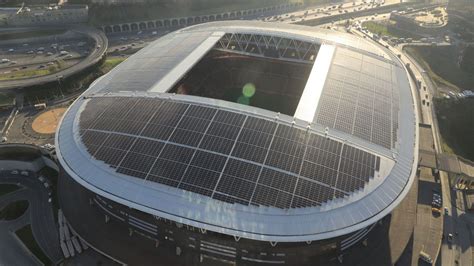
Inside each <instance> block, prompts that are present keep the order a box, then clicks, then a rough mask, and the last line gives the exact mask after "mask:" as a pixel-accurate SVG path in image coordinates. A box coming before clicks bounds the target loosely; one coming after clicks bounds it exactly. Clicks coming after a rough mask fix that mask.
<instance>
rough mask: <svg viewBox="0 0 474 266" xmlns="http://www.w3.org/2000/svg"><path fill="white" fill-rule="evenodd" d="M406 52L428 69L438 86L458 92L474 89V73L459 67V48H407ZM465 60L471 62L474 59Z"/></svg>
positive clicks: (470, 54) (473, 55) (472, 54)
mask: <svg viewBox="0 0 474 266" xmlns="http://www.w3.org/2000/svg"><path fill="white" fill-rule="evenodd" d="M471 49H473V48H471ZM405 50H406V52H408V53H409V54H410V55H411V56H412V57H413V58H414V59H415V60H416V61H418V62H419V63H420V64H421V65H422V66H423V68H425V69H426V71H427V72H428V74H429V75H430V76H431V78H432V79H433V80H434V81H435V82H436V83H437V84H438V85H441V86H446V87H449V88H451V89H454V90H458V91H459V90H460V89H461V90H465V89H472V88H474V73H471V72H470V71H469V69H468V68H461V67H460V66H459V65H458V58H459V53H460V50H459V48H458V47H457V46H442V47H427V46H425V47H406V48H405ZM466 56H469V57H474V53H466ZM465 60H467V62H469V61H470V60H474V59H471V58H466V59H465Z"/></svg>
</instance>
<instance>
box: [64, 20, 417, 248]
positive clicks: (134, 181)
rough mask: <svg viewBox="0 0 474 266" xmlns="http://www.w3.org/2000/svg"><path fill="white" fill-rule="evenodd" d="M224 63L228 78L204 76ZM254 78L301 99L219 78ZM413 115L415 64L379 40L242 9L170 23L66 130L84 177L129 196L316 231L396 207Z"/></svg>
mask: <svg viewBox="0 0 474 266" xmlns="http://www.w3.org/2000/svg"><path fill="white" fill-rule="evenodd" d="M223 55H224V56H225V58H222V56H223ZM276 61H278V64H281V65H282V66H285V67H288V69H294V68H295V67H296V68H298V67H300V68H303V69H307V70H306V74H300V77H301V80H300V79H297V80H293V81H291V78H293V77H294V76H296V75H288V76H285V77H282V76H283V75H282V73H278V69H280V67H278V68H274V69H272V68H269V67H268V66H267V65H266V64H267V63H269V62H270V64H276ZM203 62H204V63H203ZM216 62H219V64H222V67H219V69H227V70H228V71H229V73H230V74H229V78H222V77H226V76H225V75H223V74H222V73H221V72H219V73H221V74H218V75H215V76H212V75H211V77H213V78H208V79H196V77H202V76H203V75H202V73H207V72H209V71H208V70H209V68H210V67H211V68H212V66H214V65H215V64H216ZM251 62H259V63H257V64H254V65H252V67H249V68H248V69H247V68H246V67H245V66H246V65H247V64H250V63H251ZM219 66H221V65H219ZM262 67H263V68H264V69H265V70H264V71H263V70H262V71H260V72H258V73H259V74H258V75H251V74H249V73H253V72H255V71H256V70H255V69H256V68H258V69H262ZM203 70H206V71H203ZM298 72H301V71H298ZM242 73H243V74H242ZM262 73H263V74H262ZM219 77H221V78H219ZM276 77H278V80H279V82H274V83H272V84H273V85H271V86H270V85H268V84H267V83H268V82H271V81H272V80H273V81H275V78H276ZM226 80H229V82H227V83H226V82H223V81H226ZM231 81H232V82H231ZM282 82H287V83H286V84H288V86H281V85H280V83H282ZM248 83H250V84H253V85H254V86H255V84H257V85H256V91H257V93H263V92H265V93H267V94H268V95H270V94H271V95H276V96H275V97H281V95H285V93H286V94H288V97H289V99H290V98H291V97H293V98H294V99H296V100H294V101H293V102H294V104H293V107H292V109H291V108H290V109H291V110H293V111H291V110H290V109H289V110H287V111H286V112H282V110H281V107H276V109H272V108H273V107H272V106H269V105H265V101H264V100H260V103H259V104H256V103H255V102H253V103H252V101H253V99H250V100H249V101H248V102H242V101H237V102H236V101H235V98H233V97H223V95H224V96H225V93H224V94H223V93H222V91H220V90H219V89H220V88H222V90H224V91H225V90H231V88H234V87H235V88H240V87H242V86H243V87H245V85H246V84H248ZM298 84H300V85H298ZM209 88H210V89H209ZM285 89H288V90H292V92H291V93H288V92H287V91H286V90H285ZM216 93H218V94H216ZM219 93H221V94H219ZM255 95H257V94H255ZM267 97H268V96H267ZM289 105H290V106H291V105H292V104H291V101H289ZM279 108H280V109H279ZM415 125H416V115H415V112H414V106H413V97H412V91H411V89H410V84H409V81H408V77H407V74H406V71H405V69H404V68H403V66H402V65H401V64H400V63H399V62H398V60H397V59H396V57H393V56H392V55H391V54H388V53H387V52H385V50H383V49H382V48H380V47H378V46H375V45H374V44H372V43H369V42H367V41H365V40H363V39H358V38H356V37H355V36H351V35H347V34H341V33H336V32H331V31H325V30H320V29H315V28H309V27H304V26H293V25H282V24H278V25H276V24H271V23H257V22H242V21H233V22H219V23H207V24H201V25H197V26H193V27H189V28H186V29H183V30H180V31H177V32H174V33H170V34H168V35H166V36H164V37H162V38H160V39H159V40H157V41H155V42H154V43H152V44H150V45H149V46H147V47H146V48H144V49H142V50H141V51H140V52H138V53H137V54H135V55H134V56H132V57H130V58H129V59H127V60H126V61H125V62H124V63H122V64H120V65H119V66H118V67H116V68H115V69H114V70H112V71H111V72H110V73H109V74H107V75H105V76H103V77H101V78H99V79H98V80H97V81H96V82H94V83H93V84H92V85H91V87H90V88H89V90H87V91H86V92H85V93H84V95H83V97H81V98H80V99H78V100H77V101H76V102H75V103H74V104H73V105H72V106H71V107H70V109H69V110H68V112H67V114H66V115H65V116H64V118H63V121H62V123H61V126H60V129H59V131H58V134H57V140H56V142H57V147H59V152H58V155H59V159H60V161H61V164H62V166H63V167H64V168H65V170H66V171H67V172H68V173H69V174H70V175H71V176H72V177H73V178H74V179H75V180H76V181H78V182H79V183H81V184H82V185H84V186H85V187H87V188H88V189H90V190H92V191H93V192H95V193H98V194H100V195H103V196H105V197H108V198H110V199H112V200H115V201H117V202H119V203H122V204H125V205H128V206H131V207H133V208H136V209H139V210H142V211H145V212H148V213H151V214H155V215H158V216H162V217H165V218H168V219H171V220H175V221H177V222H181V223H184V224H189V225H193V226H197V227H201V228H205V229H209V230H213V231H216V232H221V233H226V234H230V235H236V236H241V237H246V238H252V239H259V240H268V241H307V240H317V239H324V238H328V237H335V236H339V235H342V234H347V233H350V232H353V231H355V230H358V229H361V228H363V227H365V226H368V225H370V224H371V223H374V222H376V221H377V220H378V219H381V218H382V217H383V216H385V215H386V214H388V213H389V212H390V211H391V210H392V209H393V208H394V207H395V206H396V205H398V203H399V202H400V201H401V200H402V199H403V197H404V195H405V194H406V192H407V191H408V189H409V187H410V185H411V182H412V180H413V176H414V171H413V169H414V167H415V165H416V160H415V158H416V157H417V154H416V153H417V148H416V146H417V145H418V144H417V132H416V127H415ZM85 165H88V167H85Z"/></svg>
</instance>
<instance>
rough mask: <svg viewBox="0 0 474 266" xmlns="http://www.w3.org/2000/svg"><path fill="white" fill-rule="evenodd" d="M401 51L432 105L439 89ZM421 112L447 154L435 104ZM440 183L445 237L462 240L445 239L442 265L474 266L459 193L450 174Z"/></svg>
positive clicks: (437, 145)
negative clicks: (456, 191) (459, 203)
mask: <svg viewBox="0 0 474 266" xmlns="http://www.w3.org/2000/svg"><path fill="white" fill-rule="evenodd" d="M398 51H399V52H400V54H401V55H402V58H401V59H402V61H404V62H406V63H410V65H411V66H412V70H413V71H414V73H415V76H416V78H417V79H418V80H420V81H421V88H423V87H426V88H427V90H423V89H422V91H420V94H422V95H424V97H425V98H426V99H428V101H429V102H432V99H433V95H435V93H436V87H435V85H434V84H433V82H432V81H431V79H430V78H429V77H428V75H427V74H426V71H424V70H423V68H422V67H421V66H420V65H419V64H418V63H417V62H416V61H415V60H413V59H412V58H411V57H409V56H408V55H406V54H405V53H404V52H403V51H401V48H398ZM422 97H423V96H422ZM421 111H422V114H423V120H424V123H425V124H430V125H431V127H432V130H433V138H434V144H435V151H436V153H438V154H440V153H442V152H443V151H442V148H441V147H442V146H441V140H440V139H441V138H440V133H439V127H438V121H437V118H436V112H435V110H434V106H433V104H429V105H427V104H425V105H422V108H421ZM440 181H441V188H442V198H443V202H444V204H445V207H447V209H448V215H444V217H443V218H444V228H443V234H444V236H447V235H448V234H450V233H452V234H453V235H455V232H458V236H456V237H455V239H454V242H453V243H452V245H450V244H449V243H448V242H447V240H446V238H444V239H443V242H442V246H441V265H443V266H445V265H448V266H449V265H459V264H460V265H472V247H471V245H470V239H469V236H470V232H469V230H468V227H467V225H466V221H464V220H463V219H462V216H463V213H462V212H461V211H459V210H458V209H457V208H456V202H455V200H452V196H453V195H455V193H452V192H451V189H450V185H449V178H448V174H447V173H446V172H440Z"/></svg>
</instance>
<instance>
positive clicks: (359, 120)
mask: <svg viewBox="0 0 474 266" xmlns="http://www.w3.org/2000/svg"><path fill="white" fill-rule="evenodd" d="M392 68H395V66H394V65H392V64H390V63H388V62H385V61H382V60H379V59H376V58H374V57H372V56H368V55H364V54H361V53H357V52H353V51H350V50H348V49H345V48H340V47H339V48H337V50H336V55H335V57H334V60H333V65H332V67H331V69H330V72H329V74H328V77H327V79H326V84H325V87H324V89H323V92H322V95H321V99H320V101H319V104H318V111H317V115H316V117H315V121H316V122H318V123H320V124H322V125H324V126H327V127H329V128H334V129H337V130H340V131H343V132H346V133H349V134H352V135H354V136H357V137H360V138H362V139H365V140H368V141H370V142H372V143H375V144H378V145H381V146H383V147H385V148H388V149H390V148H392V147H394V143H395V142H396V139H397V130H398V111H399V110H398V90H397V80H396V77H392V73H393V72H395V71H392Z"/></svg>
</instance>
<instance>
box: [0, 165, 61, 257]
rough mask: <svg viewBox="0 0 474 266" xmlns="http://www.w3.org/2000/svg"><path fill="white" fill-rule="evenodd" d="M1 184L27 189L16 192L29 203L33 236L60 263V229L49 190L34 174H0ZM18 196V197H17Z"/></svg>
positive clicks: (45, 251)
mask: <svg viewBox="0 0 474 266" xmlns="http://www.w3.org/2000/svg"><path fill="white" fill-rule="evenodd" d="M0 183H7V184H20V185H21V186H23V187H24V188H25V189H23V190H20V191H17V192H14V193H13V194H17V193H21V194H19V195H18V197H17V199H25V200H28V202H29V204H30V205H29V208H28V212H29V214H30V215H29V222H30V223H31V228H32V231H33V235H34V237H35V239H36V241H37V243H38V245H39V246H40V247H41V249H42V250H43V252H44V253H45V254H46V255H47V256H48V257H49V258H50V259H51V260H52V261H53V262H56V263H58V262H59V261H61V260H62V258H63V256H62V254H61V251H60V248H59V235H58V228H57V226H56V223H55V218H54V215H53V209H52V208H51V204H50V203H49V202H48V198H49V196H48V192H49V191H48V190H47V189H45V187H44V186H43V184H42V183H41V182H40V181H39V180H38V179H37V176H36V175H35V174H34V173H31V172H30V176H28V177H25V176H22V175H12V174H11V173H10V172H9V171H1V172H0ZM15 196H16V195H15Z"/></svg>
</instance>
